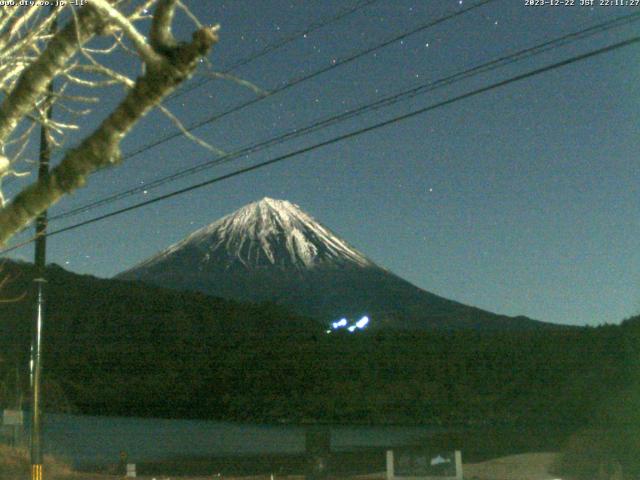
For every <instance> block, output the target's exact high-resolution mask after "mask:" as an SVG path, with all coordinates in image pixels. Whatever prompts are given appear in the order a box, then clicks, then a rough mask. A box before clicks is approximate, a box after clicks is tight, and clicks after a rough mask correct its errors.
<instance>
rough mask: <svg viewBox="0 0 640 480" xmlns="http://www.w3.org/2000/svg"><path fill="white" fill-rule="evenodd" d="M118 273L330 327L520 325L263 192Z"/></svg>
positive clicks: (524, 324)
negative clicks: (417, 279)
mask: <svg viewBox="0 0 640 480" xmlns="http://www.w3.org/2000/svg"><path fill="white" fill-rule="evenodd" d="M117 278H120V279H124V280H140V281H144V282H147V283H151V284H154V285H159V286H163V287H168V288H174V289H180V290H191V291H200V292H204V293H207V294H211V295H215V296H220V297H224V298H231V299H235V300H242V301H254V302H255V301H274V302H276V303H280V304H283V305H287V306H290V307H291V308H293V309H294V310H296V311H298V312H299V313H302V314H304V315H309V316H313V317H315V318H317V319H318V320H320V321H322V322H323V323H324V324H329V323H330V322H331V321H333V320H336V319H338V318H341V317H344V316H347V317H351V318H355V317H358V316H361V315H368V316H369V317H370V318H371V319H372V322H371V325H372V326H373V327H384V326H386V327H392V328H401V329H422V328H434V327H435V328H447V329H449V328H462V327H475V328H480V329H500V330H502V329H511V328H514V329H521V328H532V327H537V326H540V325H543V324H542V323H541V322H535V321H533V320H530V319H526V318H523V317H518V318H515V319H514V318H510V317H506V316H501V315H496V314H493V313H490V312H486V311H483V310H480V309H477V308H474V307H469V306H466V305H463V304H460V303H458V302H454V301H451V300H447V299H445V298H442V297H440V296H437V295H434V294H432V293H429V292H427V291H424V290H422V289H420V288H418V287H416V286H414V285H412V284H410V283H409V282H407V281H405V280H403V279H401V278H400V277H398V276H396V275H394V274H393V273H391V272H389V271H387V270H385V269H383V268H381V267H379V266H377V265H376V264H375V263H374V262H373V261H371V260H370V259H368V258H367V257H366V256H365V255H364V254H362V253H361V252H359V251H358V250H356V249H355V248H353V247H352V246H350V245H349V244H348V243H347V242H346V241H344V240H342V239H341V238H339V237H338V236H337V235H335V234H334V233H332V232H331V231H330V230H329V229H328V228H326V227H324V226H322V225H321V224H319V223H318V222H317V221H316V220H315V219H313V218H312V217H311V216H310V215H308V214H307V213H305V212H303V211H302V210H301V209H300V208H299V207H298V206H297V205H294V204H292V203H290V202H287V201H284V200H274V199H271V198H264V199H262V200H260V201H258V202H254V203H251V204H249V205H246V206H245V207H243V208H241V209H239V210H238V211H236V212H234V213H232V214H230V215H227V216H225V217H223V218H221V219H220V220H218V221H216V222H214V223H212V224H211V225H209V226H206V227H204V228H202V229H200V230H197V231H196V232H194V233H192V234H191V235H189V236H188V237H187V238H185V239H184V240H182V241H180V242H178V243H176V244H175V245H172V246H171V247H169V248H167V249H166V250H164V251H162V252H160V253H158V254H157V255H155V256H153V257H151V258H150V259H148V260H146V261H144V262H142V263H141V264H139V265H137V266H135V267H133V268H132V269H130V270H128V271H126V272H123V273H121V274H120V275H118V277H117Z"/></svg>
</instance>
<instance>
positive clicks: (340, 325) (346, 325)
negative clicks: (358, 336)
mask: <svg viewBox="0 0 640 480" xmlns="http://www.w3.org/2000/svg"><path fill="white" fill-rule="evenodd" d="M368 325H369V317H368V316H366V315H365V316H363V317H362V318H361V319H360V320H358V321H357V322H354V323H350V322H349V320H347V319H346V318H341V319H340V320H338V321H336V322H332V323H331V329H330V330H327V333H331V332H332V331H335V330H341V329H346V330H348V331H349V332H351V333H353V332H355V331H356V330H363V329H365V328H366V327H367V326H368Z"/></svg>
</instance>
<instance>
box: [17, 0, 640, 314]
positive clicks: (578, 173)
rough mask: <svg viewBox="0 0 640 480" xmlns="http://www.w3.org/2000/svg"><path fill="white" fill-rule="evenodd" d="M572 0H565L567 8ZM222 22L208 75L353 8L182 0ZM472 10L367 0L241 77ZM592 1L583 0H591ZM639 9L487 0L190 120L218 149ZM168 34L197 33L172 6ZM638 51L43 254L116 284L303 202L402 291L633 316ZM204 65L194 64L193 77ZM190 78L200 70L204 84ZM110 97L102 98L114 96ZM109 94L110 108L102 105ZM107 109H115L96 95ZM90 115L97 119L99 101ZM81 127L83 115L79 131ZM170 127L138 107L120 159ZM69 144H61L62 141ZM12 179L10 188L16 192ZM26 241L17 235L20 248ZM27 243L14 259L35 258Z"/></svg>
mask: <svg viewBox="0 0 640 480" xmlns="http://www.w3.org/2000/svg"><path fill="white" fill-rule="evenodd" d="M579 1H580V0H576V3H579ZM186 3H187V4H188V5H190V6H191V7H192V9H193V11H194V13H195V14H196V15H197V16H198V17H199V18H200V19H201V20H202V21H203V22H206V23H215V22H219V23H220V24H221V33H220V43H219V44H218V45H217V46H216V47H215V51H214V52H213V53H212V55H211V57H210V58H211V61H212V63H213V65H214V68H215V69H216V70H220V71H224V70H225V68H227V67H228V66H229V65H233V64H234V63H235V62H237V61H238V60H240V59H242V58H245V57H247V56H248V55H251V54H253V53H256V52H259V51H260V50H261V49H262V48H264V47H265V46H267V45H270V44H272V43H274V42H277V41H278V40H279V39H282V38H286V37H288V36H290V35H291V34H293V33H295V32H299V31H303V30H305V29H306V28H307V27H308V26H309V25H311V24H313V23H316V22H318V21H319V20H321V19H324V18H327V17H331V16H333V15H335V14H336V13H338V12H339V11H341V10H344V9H346V8H349V7H351V6H353V5H355V4H356V3H357V2H353V1H349V2H347V1H328V0H314V1H311V0H305V1H295V2H294V1H276V0H269V1H258V0H251V1H250V0H245V1H242V0H234V1H226V2H218V1H213V0H207V1H204V0H191V1H188V2H186ZM474 3H475V2H470V1H469V0H464V1H458V0H455V1H449V0H439V1H416V0H413V1H409V0H407V1H404V0H393V1H392V0H379V1H377V2H374V3H373V4H372V5H368V6H366V7H364V8H362V9H361V10H359V11H357V12H355V13H353V14H351V15H349V16H347V17H345V18H343V19H342V20H340V21H337V22H334V23H331V24H329V25H327V26H326V27H324V28H322V29H320V30H317V31H315V32H312V33H310V34H308V35H307V36H306V38H299V39H297V40H296V41H293V42H291V43H289V44H288V45H286V46H285V47H283V48H280V49H277V50H275V51H273V52H271V53H270V54H268V55H265V56H263V57H262V58H260V59H258V60H256V61H254V62H251V63H250V64H248V65H245V66H243V67H241V68H239V69H237V70H234V72H233V73H234V75H236V76H237V77H239V78H241V79H243V80H246V81H249V82H252V83H254V84H255V85H257V86H258V87H260V88H262V89H264V90H267V91H270V90H274V89H276V88H278V87H279V86H281V85H283V84H284V83H285V82H286V81H288V80H290V79H292V78H296V77H299V76H301V75H303V74H305V73H309V72H313V71H315V70H317V69H320V68H322V67H325V66H328V65H330V64H332V63H339V61H340V60H341V59H343V58H346V57H349V56H350V55H352V54H353V53H355V52H358V51H362V50H365V49H367V48H368V47H370V46H372V45H376V44H379V43H381V42H383V41H384V40H386V39H389V38H391V37H394V36H395V35H398V34H399V33H401V32H404V31H407V30H410V29H412V28H415V27H416V26H418V25H421V24H424V23H426V22H428V21H429V20H431V19H434V18H437V17H439V16H443V15H445V14H446V13H448V12H453V11H456V10H460V9H464V8H467V7H469V6H471V5H473V4H474ZM596 3H598V2H596ZM634 11H636V12H638V11H640V7H635V8H627V7H620V6H610V7H604V6H595V7H593V8H589V7H585V6H579V5H575V6H572V7H561V6H555V7H554V6H544V7H529V6H525V0H497V1H494V2H491V3H489V4H487V5H485V6H483V7H480V8H478V9H475V10H473V11H471V12H469V13H466V14H465V15H462V16H459V17H456V18H454V19H451V20H449V21H447V22H444V23H442V24H440V25H438V26H436V27H434V28H430V29H428V30H426V31H424V32H421V33H418V34H415V35H412V36H409V37H407V38H406V39H404V40H403V41H401V42H396V43H394V44H392V45H390V46H388V47H386V48H383V49H380V50H378V51H376V52H375V53H371V54H369V55H366V56H363V57H362V58H360V59H358V60H356V61H354V62H351V63H349V64H347V65H343V66H339V67H337V68H335V69H333V70H331V71H329V72H326V73H324V74H322V75H320V76H318V77H316V78H315V79H313V80H311V81H308V82H304V83H302V84H300V85H298V86H296V87H294V88H291V89H288V90H287V91H284V92H282V93H279V94H275V95H272V96H270V97H269V98H266V99H264V100H262V101H260V102H258V103H256V104H255V105H253V106H251V107H248V108H245V109H243V110H242V111H239V112H237V113H235V114H232V115H228V116H226V117H225V118H223V119H220V120H219V121H216V122H214V123H211V124H208V125H205V126H204V127H202V128H200V129H198V130H196V132H195V133H197V134H198V135H199V136H201V137H202V138H203V139H205V140H207V141H208V142H210V143H212V144H214V145H215V146H216V147H219V148H220V149H222V150H224V151H227V152H230V151H234V150H235V149H237V148H239V147H242V146H244V145H247V144H250V143H253V142H256V141H260V140H263V139H268V138H271V137H273V136H276V135H278V134H280V133H282V132H286V131H289V130H290V129H292V128H300V127H303V126H305V125H307V124H309V123H312V122H313V121H314V120H316V119H319V118H323V117H326V116H328V115H332V114H338V113H341V112H344V111H345V110H348V109H351V108H354V107H356V106H359V105H361V104H365V103H369V102H372V101H375V100H376V99H379V98H381V97H383V96H386V95H389V94H391V93H395V92H399V91H402V90H405V89H408V88H410V87H412V86H415V85H419V84H422V83H425V82H429V81H433V80H437V79H439V78H442V77H445V76H447V75H449V74H452V73H455V72H458V71H461V70H465V69H468V68H470V67H473V66H475V65H479V64H482V63H484V62H487V61H489V60H492V59H495V58H499V57H501V56H503V55H506V54H509V53H512V52H515V51H518V50H520V49H523V48H526V47H528V46H533V45H536V44H538V43H541V42H543V41H545V40H549V39H552V38H555V37H558V36H561V35H563V34H565V33H569V32H573V31H578V30H580V29H583V28H585V27H588V26H590V25H593V24H596V23H599V22H602V21H604V20H606V19H607V18H613V17H616V16H622V15H627V14H629V13H632V12H634ZM179 22H180V30H181V31H183V32H185V33H186V32H187V31H188V30H189V29H192V28H193V27H192V26H191V25H189V24H188V22H187V21H186V20H185V19H184V18H181V19H179ZM639 24H640V23H633V24H631V25H628V26H626V27H623V28H619V29H615V30H612V31H608V32H605V33H601V34H598V35H596V36H594V37H591V38H588V39H585V40H582V41H579V42H576V43H574V44H571V45H567V46H564V47H562V48H558V49H556V50H553V51H551V52H547V53H545V54H543V55H541V56H539V57H535V58H533V59H528V60H526V61H523V62H520V63H517V64H515V65H510V66H508V67H506V68H501V69H498V70H496V71H494V72H491V73H488V74H483V75H479V76H477V77H474V78H471V79H467V80H465V81H462V82H459V83H457V84H455V85H453V86H449V87H445V88H442V89H440V90H437V91H435V92H431V93H428V94H425V95H421V96H416V97H414V98H411V99H409V100H405V101H403V102H400V103H398V104H396V105H393V106H391V107H389V108H385V109H380V110H377V111H375V112H372V113H368V114H366V115H363V116H361V117H357V118H355V119H352V120H349V121H347V122H344V123H341V124H338V125H335V126H332V127H330V128H327V129H324V130H322V131H320V132H316V133H314V134H311V135H308V136H304V137H301V138H299V139H296V140H293V141H290V142H287V143H284V144H282V145H278V146H276V147H273V148H270V149H268V150H265V151H262V152H260V153H258V154H255V155H251V156H250V157H248V158H246V157H245V158H242V159H241V160H236V161H233V162H230V163H229V164H227V165H224V166H218V167H215V168H212V169H209V170H206V171H203V172H200V173H198V174H196V175H192V176H189V177H187V178H184V179H182V180H179V181H176V182H174V183H171V184H168V185H165V186H164V187H161V188H159V189H154V190H148V191H147V192H146V193H145V192H140V193H139V194H137V195H135V196H133V197H129V198H127V199H124V200H122V201H120V202H115V203H112V204H110V205H108V206H105V207H103V208H100V209H95V210H92V211H90V212H87V213H85V214H81V215H78V216H75V217H72V218H68V219H65V220H61V221H58V222H53V223H52V225H51V228H52V229H55V228H60V227H64V226H66V225H71V224H73V223H76V222H78V221H82V220H85V219H88V218H91V217H93V216H95V215H98V214H102V213H106V212H108V211H111V210H113V209H115V208H120V207H123V206H126V205H129V204H131V203H133V202H134V201H140V200H143V199H148V198H153V197H154V196H156V195H159V194H162V193H166V192H169V191H171V190H175V189H178V188H181V187H184V186H186V185H189V184H191V183H196V182H199V181H203V180H205V179H207V178H210V177H213V176H217V175H220V174H222V173H225V172H229V171H232V170H234V169H236V168H239V167H242V166H246V165H251V164H254V163H257V162H260V161H263V160H266V159H269V158H272V157H275V156H277V155H279V154H282V153H286V152H289V151H292V150H295V149H297V148H301V147H304V146H307V145H311V144H313V143H317V142H319V141H322V140H325V139H328V138H331V137H333V136H336V135H339V134H341V133H345V132H348V131H351V130H355V129H358V128H361V127H364V126H366V125H370V124H373V123H376V122H379V121H381V120H384V119H388V118H392V117H393V116H396V115H400V114H402V113H405V112H409V111H411V110H413V109H417V108H420V107H424V106H426V105H430V104H433V103H436V102H438V101H440V100H443V99H446V98H450V97H453V96H455V95H459V94H461V93H464V92H467V91H471V90H473V89H475V88H479V87H482V86H485V85H489V84H491V83H493V82H497V81H500V80H503V79H506V78H508V77H510V76H513V75H516V74H518V73H522V72H526V71H528V70H531V69H534V68H537V67H540V66H543V65H546V64H549V63H553V62H556V61H559V60H562V59H565V58H569V57H572V56H574V55H578V54H580V53H584V52H587V51H589V50H593V49H596V48H598V47H602V46H605V45H608V44H612V43H615V42H617V41H620V40H623V39H627V38H630V37H633V36H635V35H637V34H638V32H639V31H640V29H639V28H638V25H639ZM639 59H640V49H639V48H638V46H637V45H635V46H630V47H626V48H623V49H619V50H616V51H613V52H611V53H607V54H605V55H602V56H598V57H595V58H591V59H588V60H586V61H584V62H580V63H577V64H573V65H570V66H567V67H564V68H561V69H556V70H553V71H551V72H548V73H545V74H543V75H540V76H536V77H533V78H530V79H527V80H524V81H521V82H517V83H513V84H510V85H508V86H506V87H503V88H500V89H496V90H493V91H491V92H488V93H485V94H482V95H479V96H477V97H473V98H470V99H466V100H462V101H459V102H456V103H454V104H452V105H449V106H446V107H443V108H440V109H437V110H434V111H432V112H429V113H426V114H424V115H420V116H417V117H414V118H412V119H409V120H406V121H402V122H398V123H395V124H393V125H391V126H388V127H385V128H382V129H379V130H376V131H373V132H370V133H367V134H363V135H360V136H358V137H354V138H352V139H349V140H346V141H343V142H339V143H337V144H334V145H332V146H329V147H326V148H322V149H319V150H316V151H314V152H311V153H308V154H304V155H300V156H297V157H295V158H294V159H291V160H289V161H286V162H283V163H280V164H277V165H274V166H271V167H267V168H265V169H260V170H257V171H254V172H252V173H249V174H246V175H242V176H239V177H236V178H233V179H231V180H228V181H225V182H221V183H217V184H215V185H212V186H209V187H206V188H203V189H200V190H198V191H195V192H192V193H189V194H186V195H182V196H179V197H176V198H173V199H170V200H167V201H164V202H159V203H156V204H154V205H151V206H149V207H145V208H141V209H138V210H136V211H133V212H130V213H126V214H123V215H119V216H117V217H114V218H111V219H108V220H105V221H102V222H99V223H96V224H93V225H89V226H86V227H83V228H81V229H78V230H75V231H74V232H70V233H65V234H61V235H58V236H55V237H52V238H51V239H50V241H49V259H50V261H52V262H56V263H59V264H61V265H62V266H64V267H65V268H68V269H70V270H73V271H76V272H82V273H91V274H94V275H97V276H103V277H106V276H111V275H114V274H115V273H118V272H120V271H122V270H124V269H126V268H129V267H131V266H132V265H133V264H135V263H137V262H138V261H141V260H142V259H144V258H146V257H148V256H150V255H152V254H153V253H155V252H157V251H158V250H160V249H162V248H164V247H166V246H168V245H169V244H171V243H174V242H176V241H177V240H179V239H181V238H183V237H184V236H186V235H187V234H188V233H190V232H191V231H193V230H195V229H196V228H199V227H201V226H203V225H205V224H208V223H210V222H212V221H214V220H216V219H217V218H219V217H220V216H222V215H224V214H226V213H230V212H231V211H233V210H235V209H237V208H239V207H241V206H242V205H244V204H246V203H249V202H251V201H254V200H257V199H260V198H262V197H264V196H270V197H274V198H281V199H287V200H290V201H292V202H294V203H297V204H299V205H300V206H301V207H302V208H303V209H304V210H306V211H308V212H309V213H311V214H312V215H313V216H314V217H315V218H316V219H317V220H319V221H320V222H321V223H323V224H325V225H326V226H328V227H329V228H331V229H332V230H333V231H334V232H336V233H337V234H339V235H340V236H342V237H343V238H345V239H346V240H347V241H348V242H350V243H351V244H352V245H354V246H355V247H356V248H358V249H359V250H361V251H362V252H364V253H365V254H367V255H368V256H369V257H370V258H371V259H373V260H374V261H376V262H377V263H378V264H380V265H381V266H383V267H386V268H388V269H390V270H392V271H393V272H395V273H397V274H398V275H400V276H402V277H404V278H406V279H407V280H409V281H411V282H412V283H414V284H416V285H417V286H419V287H421V288H424V289H426V290H429V291H431V292H434V293H437V294H439V295H442V296H444V297H447V298H451V299H454V300H457V301H460V302H463V303H466V304H470V305H475V306H478V307H481V308H484V309H487V310H491V311H494V312H498V313H503V314H509V315H518V314H522V315H527V316H530V317H533V318H537V319H541V320H547V321H553V322H558V323H567V324H590V325H596V324H600V323H604V322H614V323H615V322H619V321H620V320H622V319H623V318H625V317H628V316H630V315H633V314H636V313H638V312H640V282H639V273H640V223H639V220H640V217H639V213H640V208H639V207H640V196H639V193H640V192H639V188H638V183H639V182H640V170H639V165H640V163H639V161H638V151H639V150H640V62H639ZM202 71H203V72H204V69H203V70H202ZM201 78H204V77H196V78H195V79H194V81H195V82H199V81H201ZM120 95H121V93H119V92H118V91H116V90H114V91H113V95H112V98H113V101H115V100H116V99H117V98H119V96H120ZM254 96H255V93H254V92H253V91H251V90H250V89H248V88H246V87H244V86H242V85H240V84H239V83H238V82H233V81H229V80H216V81H210V82H207V83H206V84H205V85H203V86H201V87H200V88H197V89H195V90H193V91H191V92H189V93H188V94H185V95H183V96H180V97H177V98H176V99H174V100H170V101H168V102H167V106H169V107H170V108H171V109H172V111H173V112H174V113H175V114H176V115H178V116H179V117H180V118H181V119H182V120H183V121H184V122H185V123H186V124H192V123H194V122H197V121H201V120H204V119H206V118H207V117H210V116H212V115H214V114H216V113H218V112H222V111H224V110H226V109H229V108H230V107H232V106H234V105H237V104H239V103H241V102H244V101H247V100H249V99H251V98H252V97H254ZM109 103H110V102H106V105H105V108H106V106H108V105H109ZM111 103H112V102H111ZM97 113H98V115H97V116H96V120H97V119H99V118H100V116H101V115H104V113H105V110H102V109H99V110H98V112H97ZM92 121H94V120H92V119H87V123H88V124H89V125H90V124H91V122H92ZM173 130H174V127H173V126H172V125H171V124H170V123H169V122H168V121H166V120H165V119H163V118H162V117H161V116H160V115H158V114H153V115H151V116H149V117H148V118H147V119H145V121H144V122H142V124H141V125H140V126H139V127H138V128H137V129H136V130H135V131H134V132H133V133H132V134H131V135H130V137H129V138H128V139H127V140H126V142H125V144H124V148H123V149H124V151H125V152H127V151H131V150H132V149H135V148H138V147H140V146H143V145H146V144H147V143H149V142H151V141H153V140H154V139H157V138H161V137H162V136H164V135H166V134H167V133H170V132H172V131H173ZM70 142H71V143H73V142H72V140H71V139H70ZM211 157H212V154H211V153H210V152H208V151H206V150H204V149H202V148H201V147H199V146H197V145H195V144H193V143H192V142H190V141H188V140H186V139H184V138H180V139H177V140H174V141H170V142H166V143H164V144H162V145H161V146H158V147H155V148H153V149H149V150H147V151H146V152H144V153H143V154H141V155H138V156H136V157H133V158H131V159H129V160H128V161H127V163H126V164H125V165H123V166H121V167H118V168H115V169H112V170H109V171H105V172H101V173H99V174H97V175H95V176H94V177H93V178H92V179H91V181H90V182H89V185H88V186H87V187H86V188H84V189H83V190H82V191H80V192H78V193H77V194H75V195H73V197H71V198H68V199H65V200H64V201H63V202H61V203H60V204H59V205H58V206H56V207H55V208H54V209H52V211H51V213H52V214H54V215H55V214H56V213H59V212H62V211H65V210H68V209H70V208H73V207H76V206H79V205H83V204H85V203H87V202H90V201H92V200H95V199H99V198H101V197H103V196H104V195H106V194H108V193H109V192H114V191H120V190H126V189H128V188H130V187H133V186H136V185H142V184H143V183H145V182H149V181H152V180H154V179H156V178H159V177H162V176H164V175H167V174H170V173H172V172H174V171H176V170H179V169H181V168H187V167H190V166H193V165H196V164H197V163H200V162H202V161H205V160H206V159H208V158H211ZM18 184H19V182H14V183H12V184H11V185H10V187H9V188H8V189H7V191H8V193H9V194H11V193H12V192H15V190H12V188H13V189H15V187H16V186H17V185H18ZM21 238H25V237H24V236H21V237H16V239H15V241H18V240H20V239H21ZM32 250H33V247H31V246H29V247H25V248H22V249H20V250H19V251H18V252H17V253H16V256H19V257H21V258H31V256H32Z"/></svg>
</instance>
